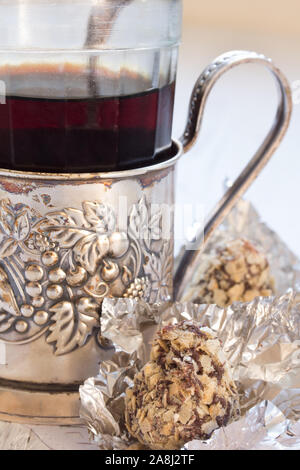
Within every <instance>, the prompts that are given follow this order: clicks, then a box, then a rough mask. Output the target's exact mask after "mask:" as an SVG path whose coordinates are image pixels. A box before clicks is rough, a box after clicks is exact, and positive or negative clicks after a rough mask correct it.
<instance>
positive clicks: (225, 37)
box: [173, 25, 300, 256]
mask: <svg viewBox="0 0 300 470" xmlns="http://www.w3.org/2000/svg"><path fill="white" fill-rule="evenodd" d="M299 39H300V38H299V37H290V38H288V37H280V36H275V35H273V36H272V35H263V34H258V33H250V32H232V31H226V30H224V31H220V30H215V31H214V30H206V31H205V30H203V29H200V28H195V27H193V28H190V27H188V25H186V26H185V28H184V34H183V43H182V47H181V52H180V59H179V71H178V81H177V94H176V101H175V117H174V126H173V135H174V137H176V138H177V137H179V136H180V135H181V134H182V132H183V128H184V125H185V121H186V115H187V106H188V102H189V97H190V93H191V91H192V88H193V85H194V82H195V80H196V79H197V77H198V75H199V74H200V72H201V71H202V70H203V68H204V67H205V66H206V65H208V63H209V62H210V61H211V60H213V59H214V58H215V57H216V56H218V55H220V54H221V53H223V52H226V51H229V50H233V49H245V50H254V51H256V52H260V53H264V54H265V55H267V56H269V57H271V58H272V59H273V60H274V62H275V63H276V65H277V66H279V67H280V68H281V69H282V70H283V71H284V73H285V74H286V75H287V77H288V79H289V80H290V82H295V81H296V80H300V61H299V49H300V45H299V44H300V41H299ZM298 95H299V92H298ZM276 106H277V94H276V88H275V84H274V80H273V78H272V77H271V75H270V74H269V72H268V71H267V70H265V69H264V68H263V67H261V66H257V65H244V66H242V67H240V69H234V70H232V71H230V72H229V73H228V74H227V75H225V76H224V77H223V78H222V79H221V80H220V82H219V84H218V85H217V86H216V88H215V90H214V91H213V92H212V95H211V97H210V99H209V102H208V105H207V110H206V115H205V118H204V122H203V127H202V130H201V134H200V136H199V139H198V142H197V143H196V145H195V146H194V148H193V149H192V150H191V151H190V152H189V154H186V155H184V157H183V158H182V160H181V161H180V163H179V168H178V177H177V181H178V185H177V201H178V202H179V203H187V204H189V203H191V202H195V201H196V202H197V203H201V204H204V206H205V212H208V211H209V210H210V209H211V208H212V206H213V205H214V203H215V202H216V201H217V200H218V198H220V196H221V194H222V191H223V183H224V180H225V178H229V179H230V180H232V179H234V178H235V177H236V176H237V175H238V174H239V172H240V171H241V170H242V168H243V167H244V166H245V165H246V163H247V161H248V160H249V159H250V157H251V156H252V155H253V153H254V152H255V150H256V149H257V147H258V146H259V144H260V143H261V141H262V140H263V138H264V136H265V134H266V133H267V131H268V130H269V128H270V126H271V123H272V122H273V119H274V115H275V110H276ZM299 143H300V104H298V105H295V106H294V112H293V117H292V122H291V126H290V129H289V130H288V133H287V135H286V137H285V139H284V141H283V143H282V145H281V146H280V148H279V149H278V151H277V152H276V153H275V154H274V156H273V158H272V160H271V162H270V163H269V164H268V166H267V167H266V168H265V169H264V170H263V172H262V173H261V175H260V176H259V177H258V179H257V180H256V181H255V183H254V184H253V186H252V187H251V188H250V189H249V190H248V192H247V194H246V197H247V198H248V199H249V200H251V202H253V204H254V205H255V207H256V209H257V210H258V211H259V212H260V214H261V216H262V218H263V220H264V221H265V222H267V224H268V225H269V226H270V227H271V228H273V229H274V230H275V231H276V232H277V233H278V235H279V236H280V237H281V238H282V239H283V240H284V241H285V242H286V243H287V244H288V246H289V247H290V248H291V249H292V250H293V251H294V252H295V254H297V255H299V256H300V243H299V240H300V221H299V217H298V214H299V200H300V184H299V183H300V158H299V155H298V154H299ZM178 224H179V221H178V220H177V222H176V226H177V227H178ZM179 245H180V242H179V241H178V242H177V246H176V248H177V249H178V247H179Z"/></svg>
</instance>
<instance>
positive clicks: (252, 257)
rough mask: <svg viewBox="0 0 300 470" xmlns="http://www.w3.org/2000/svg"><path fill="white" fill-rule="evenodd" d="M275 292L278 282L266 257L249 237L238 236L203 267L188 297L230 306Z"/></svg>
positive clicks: (202, 301) (201, 266) (186, 299)
mask: <svg viewBox="0 0 300 470" xmlns="http://www.w3.org/2000/svg"><path fill="white" fill-rule="evenodd" d="M273 293H274V281H273V279H272V277H271V275H270V267H269V263H268V260H267V258H266V256H265V255H264V254H263V253H262V252H260V251H258V250H257V248H255V247H254V246H253V245H252V244H251V243H250V242H249V241H248V240H244V239H237V240H233V241H231V242H229V243H228V244H227V245H226V246H224V247H220V248H219V249H218V250H217V252H216V254H215V256H211V257H210V258H208V259H207V260H206V262H205V263H202V265H200V266H199V269H198V272H197V274H196V279H194V281H193V285H192V287H191V288H190V289H189V291H188V292H187V294H186V296H185V298H184V300H185V301H190V300H191V301H193V302H195V303H198V304H217V305H218V306H219V307H227V306H228V305H231V304H232V303H233V302H236V301H240V302H251V301H252V300H253V299H255V297H259V296H262V297H268V296H269V295H272V294H273Z"/></svg>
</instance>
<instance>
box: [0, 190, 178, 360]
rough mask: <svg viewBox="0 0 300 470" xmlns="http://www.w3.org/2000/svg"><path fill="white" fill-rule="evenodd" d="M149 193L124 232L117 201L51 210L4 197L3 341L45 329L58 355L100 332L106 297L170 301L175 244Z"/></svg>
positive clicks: (0, 232)
mask: <svg viewBox="0 0 300 470" xmlns="http://www.w3.org/2000/svg"><path fill="white" fill-rule="evenodd" d="M151 212H152V211H150V208H149V206H148V204H147V201H146V199H145V197H142V198H141V200H140V201H139V202H138V203H137V204H135V205H133V207H132V208H131V210H130V211H129V217H128V233H125V232H122V231H119V229H118V223H117V219H116V215H115V213H114V211H113V210H112V208H111V207H109V206H107V205H105V204H102V203H101V202H99V201H95V202H90V201H85V202H83V203H82V209H75V208H66V209H63V210H60V211H52V212H49V213H47V214H46V215H45V216H41V215H40V214H37V213H36V212H35V211H34V210H33V209H32V208H30V207H28V206H25V205H22V204H17V205H13V204H12V203H11V201H10V200H9V199H2V200H1V201H0V334H1V336H0V339H1V341H5V342H10V343H13V344H24V343H27V342H31V341H34V340H35V339H37V338H39V337H40V336H42V335H45V337H46V341H47V343H48V344H49V345H52V346H53V348H54V353H55V354H56V355H62V354H66V353H70V352H71V351H73V350H75V349H77V348H79V347H82V346H84V344H85V343H86V342H87V340H88V338H90V337H91V336H92V335H94V336H95V338H97V334H98V332H99V327H100V308H101V303H102V301H103V298H104V297H105V296H116V297H122V296H123V297H129V298H135V299H139V298H142V299H144V300H146V301H148V302H151V303H153V302H159V301H164V300H167V299H168V297H169V295H170V292H171V289H172V259H173V244H172V241H170V240H168V239H163V238H162V234H161V219H162V214H161V212H160V211H159V210H158V211H156V212H154V213H153V214H152V213H151Z"/></svg>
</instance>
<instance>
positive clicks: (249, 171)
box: [174, 51, 292, 300]
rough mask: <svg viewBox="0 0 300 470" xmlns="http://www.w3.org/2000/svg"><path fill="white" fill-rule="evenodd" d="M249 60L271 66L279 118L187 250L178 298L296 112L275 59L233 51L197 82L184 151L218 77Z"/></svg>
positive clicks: (197, 128) (191, 141)
mask: <svg viewBox="0 0 300 470" xmlns="http://www.w3.org/2000/svg"><path fill="white" fill-rule="evenodd" d="M249 63H254V64H260V65H263V66H264V67H267V69H269V70H270V72H271V73H272V75H273V76H274V78H275V81H276V84H277V88H278V91H279V105H278V108H277V113H276V117H275V121H274V124H273V126H272V128H271V130H270V131H269V133H268V135H267V136H266V138H265V140H264V141H263V143H262V144H261V146H260V147H259V149H258V150H257V152H256V153H255V155H254V156H253V158H252V159H251V160H250V162H249V163H248V165H247V166H246V168H245V169H244V170H243V171H242V173H241V174H240V175H239V177H238V178H237V180H236V181H235V182H234V184H233V185H232V186H231V187H230V188H229V189H228V191H227V192H226V194H225V195H224V196H223V198H222V199H221V200H220V201H219V203H218V204H217V205H216V207H215V208H214V209H213V211H212V213H211V214H210V216H209V217H208V220H207V222H206V223H205V226H204V237H202V236H198V237H197V239H199V240H200V242H199V246H198V247H197V249H195V250H186V251H185V253H184V255H183V257H182V259H181V261H180V264H179V265H178V267H177V270H176V273H175V278H174V293H175V298H176V300H180V299H181V297H182V294H183V292H184V290H185V288H186V287H187V285H188V284H189V282H190V281H191V279H192V276H193V273H194V272H195V268H196V266H197V263H198V261H199V256H201V248H202V247H203V245H204V244H205V243H206V242H207V240H208V239H209V237H210V236H211V234H212V233H213V231H214V230H215V229H216V228H217V227H218V226H219V225H220V223H221V222H222V221H223V220H224V218H225V217H226V215H227V214H228V213H229V212H230V210H231V209H232V207H233V206H234V205H235V203H236V202H237V201H238V199H239V198H240V197H241V196H242V195H243V194H244V193H245V191H246V190H247V189H248V188H249V186H250V185H251V184H252V183H253V181H254V180H255V178H256V177H257V176H258V175H259V173H260V172H261V170H262V169H263V168H264V166H265V165H266V164H267V163H268V161H269V160H270V158H271V157H272V155H273V153H274V152H275V151H276V149H277V148H278V146H279V144H280V142H281V140H282V139H283V137H284V135H285V133H286V131H287V129H288V126H289V122H290V118H291V113H292V93H291V89H290V86H289V83H288V80H287V79H286V77H285V75H284V74H283V73H282V72H281V71H280V70H279V69H278V68H277V67H276V66H275V65H274V63H273V62H272V60H271V59H268V58H266V57H265V56H264V55H262V54H257V53H256V52H248V51H231V52H227V53H225V54H223V55H221V56H219V57H218V58H217V59H215V60H214V62H212V63H211V64H210V65H209V66H208V67H207V68H206V69H205V70H204V71H203V73H202V74H201V75H200V77H199V79H198V80H197V82H196V84H195V87H194V90H193V93H192V97H191V101H190V107H189V114H188V121H187V125H186V128H185V131H184V134H183V136H182V137H181V142H182V144H183V149H184V152H187V151H188V150H189V149H190V148H191V146H192V145H193V144H194V143H195V141H196V139H197V136H198V134H199V131H200V128H201V123H202V119H203V115H204V110H205V105H206V102H207V98H208V96H209V94H210V92H211V90H212V88H213V86H214V85H215V83H216V82H217V80H218V79H219V78H220V77H221V76H222V75H223V74H224V73H225V72H227V71H228V70H231V69H232V68H233V67H236V66H238V65H242V64H249Z"/></svg>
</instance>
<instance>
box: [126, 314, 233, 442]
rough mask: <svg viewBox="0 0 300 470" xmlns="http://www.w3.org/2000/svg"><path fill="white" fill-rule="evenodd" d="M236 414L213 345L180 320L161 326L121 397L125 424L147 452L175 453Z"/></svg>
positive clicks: (204, 332)
mask: <svg viewBox="0 0 300 470" xmlns="http://www.w3.org/2000/svg"><path fill="white" fill-rule="evenodd" d="M238 414H239V407H238V394H237V390H236V387H235V384H234V382H233V380H232V378H231V375H230V371H229V367H228V366H227V364H226V361H225V356H224V355H223V353H222V350H221V346H220V342H219V340H218V339H217V338H216V336H215V335H214V333H213V332H212V331H211V330H209V329H208V328H201V327H200V326H199V324H197V323H196V322H191V321H185V322H182V323H179V324H177V325H167V326H165V327H164V328H163V329H162V330H160V331H159V332H158V334H157V337H156V339H155V340H154V343H153V347H152V351H151V359H150V361H149V362H148V363H147V364H146V365H145V366H144V368H143V369H142V370H141V371H140V372H139V373H138V374H137V375H136V376H135V378H134V386H133V388H129V389H127V392H126V412H125V417H126V425H127V428H128V430H129V432H130V433H131V434H132V436H133V437H135V438H136V439H138V440H139V442H141V443H142V444H144V445H147V446H148V447H150V448H151V449H179V448H181V447H182V446H183V445H184V444H185V443H186V442H188V441H191V440H193V439H208V438H209V437H210V436H211V434H212V432H213V431H214V430H215V429H216V428H218V427H221V426H226V425H227V424H228V423H229V422H230V421H231V420H233V419H234V418H235V417H236V416H237V415H238Z"/></svg>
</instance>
